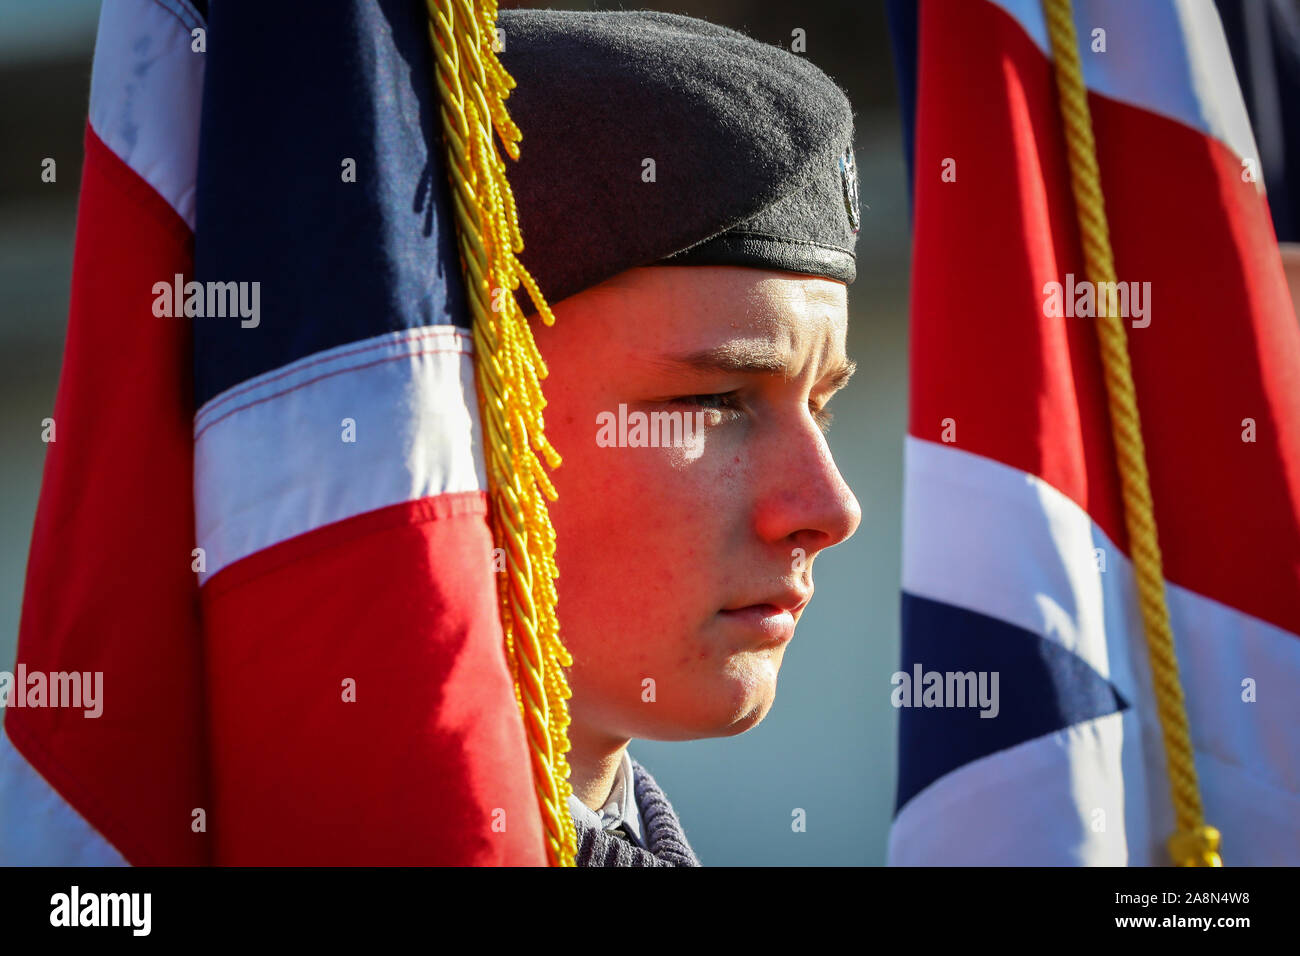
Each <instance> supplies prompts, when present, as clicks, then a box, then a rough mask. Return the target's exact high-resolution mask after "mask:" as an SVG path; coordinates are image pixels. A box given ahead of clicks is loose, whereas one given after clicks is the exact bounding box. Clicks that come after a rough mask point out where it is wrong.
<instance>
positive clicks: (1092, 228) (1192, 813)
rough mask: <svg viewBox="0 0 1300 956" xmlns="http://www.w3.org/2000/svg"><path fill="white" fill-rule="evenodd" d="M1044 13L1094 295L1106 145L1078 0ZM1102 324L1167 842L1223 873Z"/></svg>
mask: <svg viewBox="0 0 1300 956" xmlns="http://www.w3.org/2000/svg"><path fill="white" fill-rule="evenodd" d="M1043 10H1044V13H1045V14H1046V16H1047V27H1048V33H1049V34H1050V35H1051V40H1052V64H1053V67H1054V70H1055V73H1056V88H1057V93H1058V95H1059V99H1060V104H1061V116H1062V119H1063V121H1064V123H1065V141H1066V146H1067V149H1068V153H1069V159H1070V182H1071V184H1072V186H1073V189H1074V204H1075V208H1076V210H1077V211H1078V217H1079V232H1080V234H1081V236H1082V239H1083V258H1084V264H1085V268H1086V270H1087V273H1088V278H1089V280H1091V281H1092V283H1093V288H1095V289H1100V288H1102V286H1101V285H1100V283H1104V282H1105V283H1113V282H1114V281H1115V260H1114V256H1113V255H1112V253H1111V247H1110V226H1109V224H1108V223H1107V220H1106V203H1105V199H1104V197H1103V195H1102V191H1101V174H1100V172H1099V170H1098V166H1097V145H1096V141H1095V140H1094V139H1093V135H1092V114H1091V113H1089V111H1088V92H1087V89H1086V87H1085V86H1084V82H1083V69H1082V67H1081V65H1080V63H1079V52H1078V47H1077V45H1076V43H1077V41H1076V38H1075V33H1074V17H1073V13H1072V11H1071V9H1070V0H1043ZM1097 317H1098V321H1097V337H1098V340H1099V341H1100V343H1101V357H1102V365H1103V367H1104V369H1105V376H1106V395H1107V397H1108V399H1109V406H1110V422H1111V434H1112V435H1113V436H1114V440H1115V451H1116V454H1117V455H1118V459H1119V462H1118V463H1119V475H1120V485H1121V489H1122V492H1123V499H1124V521H1125V524H1126V525H1127V527H1128V537H1129V545H1130V547H1131V549H1132V551H1133V567H1134V570H1135V571H1136V574H1137V586H1138V599H1139V602H1140V604H1141V608H1142V623H1143V629H1144V631H1145V633H1146V641H1147V654H1148V656H1149V657H1150V660H1151V676H1152V680H1153V682H1154V685H1155V692H1156V706H1157V710H1158V711H1159V714H1160V728H1161V731H1162V732H1163V735H1164V743H1165V761H1166V764H1167V766H1168V769H1169V782H1170V786H1171V788H1172V791H1173V802H1174V816H1175V819H1176V822H1177V830H1176V832H1175V833H1174V834H1173V835H1172V836H1171V837H1170V838H1169V841H1168V844H1167V846H1168V849H1169V855H1170V857H1171V858H1172V859H1173V861H1174V862H1175V863H1176V864H1177V865H1178V866H1222V865H1223V860H1222V858H1221V857H1220V856H1219V831H1218V830H1216V829H1215V828H1214V827H1212V826H1208V825H1207V824H1206V823H1205V817H1204V811H1203V810H1202V808H1201V792H1200V786H1199V783H1198V782H1197V779H1196V763H1195V760H1194V759H1193V755H1192V742H1191V734H1190V731H1189V730H1188V725H1187V710H1186V706H1185V703H1184V698H1183V688H1182V684H1181V682H1180V681H1179V678H1178V658H1177V656H1176V655H1175V654H1174V635H1173V629H1172V628H1171V627H1170V624H1169V608H1168V607H1167V605H1166V604H1165V586H1164V570H1163V568H1162V561H1161V557H1160V541H1159V538H1158V536H1157V534H1156V519H1155V511H1154V509H1153V507H1152V504H1151V485H1150V480H1149V478H1148V475H1147V464H1146V449H1145V446H1144V445H1143V442H1142V422H1141V419H1140V418H1139V416H1138V409H1137V397H1136V392H1135V390H1134V387H1133V369H1132V366H1131V365H1130V363H1129V356H1128V341H1127V339H1126V338H1125V336H1124V324H1123V322H1122V321H1121V320H1120V316H1118V315H1115V314H1112V310H1111V309H1110V307H1109V302H1108V303H1107V304H1106V305H1102V297H1101V296H1100V295H1099V296H1098V298H1097Z"/></svg>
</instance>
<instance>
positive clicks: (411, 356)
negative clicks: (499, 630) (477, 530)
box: [194, 325, 487, 583]
mask: <svg viewBox="0 0 1300 956" xmlns="http://www.w3.org/2000/svg"><path fill="white" fill-rule="evenodd" d="M471 349H472V339H471V337H470V335H469V333H468V332H466V331H465V330H464V329H460V328H458V327H456V326H451V325H446V326H429V327H425V328H420V329H412V330H409V331H405V332H393V333H388V334H386V335H381V336H376V337H375V338H371V339H365V340H363V341H360V342H352V343H349V344H347V345H343V346H339V347H338V348H334V349H330V350H328V351H325V352H320V353H317V354H315V355H311V356H308V357H307V358H304V359H301V360H299V361H297V362H294V363H293V364H291V365H288V366H285V367H284V368H280V369H276V370H275V371H273V372H268V373H266V374H264V375H260V376H258V377H257V378H255V379H251V380H250V381H247V382H243V383H241V384H240V385H238V386H235V387H233V388H231V389H228V390H227V391H226V392H223V393H222V394H221V395H218V396H216V397H215V398H213V399H212V400H211V401H209V402H208V403H207V404H205V405H204V406H203V408H202V409H200V410H199V413H198V415H197V416H196V417H195V422H194V433H195V446H194V502H195V515H196V524H197V532H198V544H199V547H201V548H203V549H204V551H205V562H206V571H205V572H202V573H201V574H200V583H202V582H204V581H206V580H207V579H208V578H209V577H210V576H211V575H213V574H216V573H217V572H218V571H220V570H221V569H222V568H225V567H227V566H229V565H230V564H233V563H234V562H236V561H239V560H240V559H242V558H245V557H248V556H249V555H251V554H254V553H255V552H257V551H261V550H262V549H264V548H269V547H271V546H273V545H276V544H279V543H280V542H282V541H286V540H288V539H289V538H292V537H295V536H297V535H300V534H303V533H305V532H307V531H312V530H314V529H316V528H321V527H324V526H325V525H328V524H332V523H334V522H336V521H342V520H344V519H346V518H351V517H353V516H355V515H359V514H364V513H365V512H368V511H373V510H375V509H378V508H383V507H386V506H388V505H394V504H399V503H402V502H406V501H414V500H417V499H420V498H425V497H429V496H432V495H439V494H445V493H449V492H462V491H478V490H481V489H484V488H486V487H487V481H486V477H485V474H484V465H483V461H482V455H481V448H482V446H481V438H480V425H479V416H478V406H477V401H476V398H475V395H476V392H475V384H474V367H473V361H472V356H471ZM344 419H351V420H352V421H353V422H354V423H355V439H356V440H355V441H354V442H347V441H344V431H345V426H344Z"/></svg>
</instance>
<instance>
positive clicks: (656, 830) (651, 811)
mask: <svg viewBox="0 0 1300 956" xmlns="http://www.w3.org/2000/svg"><path fill="white" fill-rule="evenodd" d="M629 763H630V764H631V767H632V773H633V791H634V794H635V799H636V805H637V808H638V810H639V811H640V815H641V825H642V835H643V841H644V843H645V848H644V849H643V848H642V847H639V846H633V845H632V844H631V843H628V842H627V841H626V840H623V839H621V838H620V837H617V836H614V835H612V834H610V833H608V832H607V831H606V830H604V829H602V828H600V827H598V826H594V825H593V824H592V823H591V822H590V818H588V817H586V816H584V815H582V814H580V813H575V814H574V825H575V826H576V827H577V831H578V859H577V863H578V866H635V867H644V866H699V865H700V861H699V859H698V858H697V857H696V856H695V852H694V851H693V850H692V849H691V846H690V844H689V843H688V842H687V840H686V833H685V831H684V830H683V829H682V825H681V821H680V820H678V819H677V814H676V813H674V812H673V808H672V804H671V803H669V802H668V798H667V796H665V795H664V792H663V791H662V790H660V789H659V785H658V784H657V783H656V782H655V779H654V777H652V776H650V774H649V773H648V772H647V771H646V769H645V768H644V767H642V766H641V765H640V764H639V763H637V762H636V761H635V760H632V759H631V758H630V757H629ZM587 809H588V813H592V815H593V816H594V812H593V811H591V810H590V809H589V808H587Z"/></svg>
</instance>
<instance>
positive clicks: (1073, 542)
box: [891, 436, 1300, 865]
mask: <svg viewBox="0 0 1300 956" xmlns="http://www.w3.org/2000/svg"><path fill="white" fill-rule="evenodd" d="M905 459H906V466H905V467H906V480H905V491H904V515H903V589H904V590H905V591H907V592H909V593H911V594H914V595H917V596H920V597H926V598H930V599H932V600H935V601H941V602H943V603H945V604H950V605H953V606H956V607H962V608H966V609H968V610H971V611H976V612H978V613H980V614H985V615H988V616H991V617H995V618H998V619H999V620H1003V621H1006V622H1008V623H1010V624H1014V625H1016V626H1018V627H1022V628H1024V629H1026V630H1028V631H1031V632H1032V633H1035V634H1038V635H1040V636H1042V637H1044V638H1046V639H1048V640H1051V641H1054V642H1055V643H1057V644H1060V645H1061V646H1062V647H1065V648H1067V649H1068V650H1071V651H1072V652H1074V653H1076V654H1078V655H1079V656H1080V657H1082V658H1083V659H1084V660H1086V661H1088V662H1089V663H1090V664H1091V665H1092V666H1093V667H1094V668H1096V669H1097V670H1098V671H1099V672H1100V673H1101V674H1102V675H1103V676H1107V677H1108V678H1109V679H1110V680H1111V682H1112V683H1114V684H1115V686H1116V687H1117V688H1118V689H1119V691H1120V693H1121V694H1123V695H1124V697H1125V698H1126V699H1127V700H1129V701H1130V702H1132V703H1133V704H1134V707H1133V709H1132V710H1129V711H1126V712H1125V713H1124V715H1123V721H1124V724H1125V726H1124V731H1123V734H1122V735H1120V734H1117V733H1110V734H1109V736H1107V735H1101V734H1093V735H1092V736H1091V737H1080V736H1079V734H1076V733H1074V731H1075V730H1076V728H1071V729H1070V730H1071V733H1070V734H1064V735H1062V734H1056V735H1049V736H1048V737H1045V738H1041V739H1039V740H1035V741H1029V742H1027V743H1025V744H1022V745H1020V746H1019V747H1015V748H1011V749H1010V750H1008V751H1004V752H1002V753H999V754H994V755H993V756H991V757H987V758H984V759H982V760H979V761H975V762H973V763H971V764H969V765H967V766H965V767H962V768H959V769H958V770H957V771H954V772H953V773H951V774H949V775H948V776H946V777H944V778H942V779H941V780H939V781H936V782H935V783H934V784H932V785H931V786H930V787H928V788H927V789H926V790H924V791H922V792H921V793H920V794H918V795H917V796H916V797H914V798H913V799H912V800H911V801H910V802H909V803H908V805H907V806H906V807H904V808H903V809H902V810H901V811H900V812H899V815H898V818H897V819H896V821H895V831H896V834H897V835H896V837H895V838H894V839H893V840H892V842H891V847H892V848H891V860H893V861H894V862H910V863H921V862H932V863H944V862H948V861H949V858H951V857H952V855H953V853H955V852H956V851H954V850H953V849H952V843H953V842H961V841H959V840H950V841H949V842H948V843H946V844H945V843H944V841H942V840H939V841H937V842H934V843H933V845H934V848H935V853H939V851H940V850H942V855H940V856H938V857H936V858H933V859H926V855H927V853H928V851H926V850H925V847H926V846H928V845H930V844H931V842H932V841H931V840H930V838H927V837H923V836H921V835H920V834H921V833H922V832H923V831H924V830H925V829H926V828H927V827H936V828H939V829H941V830H945V831H946V832H948V833H950V834H953V833H957V832H962V833H969V831H970V828H971V827H974V828H976V829H979V828H985V829H987V830H988V831H989V832H990V833H995V832H998V830H999V826H1000V823H999V821H1000V822H1001V824H1005V826H1006V827H1007V828H1009V829H1008V830H1007V832H1006V834H1004V837H1003V840H1004V844H998V843H997V842H989V843H988V844H987V846H986V847H985V848H986V850H988V852H994V853H995V855H994V856H992V857H985V858H983V862H986V863H1013V862H1018V863H1032V862H1039V863H1062V862H1115V861H1116V860H1117V859H1118V856H1117V854H1119V852H1120V851H1119V850H1117V848H1116V847H1115V846H1114V845H1112V841H1113V839H1114V837H1115V831H1114V826H1115V825H1117V824H1116V821H1115V817H1114V812H1113V811H1114V808H1115V806H1116V804H1115V802H1114V801H1115V800H1121V801H1122V806H1123V823H1124V829H1125V832H1126V833H1127V840H1128V850H1127V853H1128V857H1129V861H1130V862H1135V863H1142V864H1146V863H1153V862H1159V861H1160V860H1162V859H1163V850H1162V848H1161V846H1160V842H1161V841H1162V840H1163V839H1164V837H1165V836H1167V835H1168V833H1169V832H1170V827H1172V816H1171V810H1170V803H1169V791H1168V781H1167V779H1166V776H1165V768H1164V750H1163V744H1162V742H1161V735H1160V724H1159V718H1158V716H1157V714H1156V711H1155V699H1154V693H1153V691H1152V690H1151V676H1150V669H1149V663H1148V660H1147V652H1146V642H1145V639H1144V638H1143V635H1142V627H1141V620H1140V616H1139V612H1138V610H1137V603H1136V597H1135V593H1134V585H1133V568H1132V564H1131V562H1130V561H1129V559H1128V558H1127V557H1126V556H1124V555H1123V554H1122V553H1121V552H1120V551H1119V549H1118V548H1116V547H1115V546H1114V544H1113V542H1111V541H1110V539H1109V538H1108V537H1107V536H1106V535H1105V534H1104V533H1103V532H1102V531H1101V529H1100V528H1098V527H1097V526H1096V525H1095V524H1093V522H1092V520H1091V518H1090V517H1089V516H1088V515H1087V513H1086V512H1084V511H1083V509H1081V508H1080V507H1079V506H1078V505H1077V504H1076V503H1075V502H1074V501H1072V500H1071V499H1069V498H1067V497H1066V496H1065V495H1063V494H1061V493H1060V492H1059V491H1057V490H1056V489H1054V488H1052V487H1051V486H1050V485H1048V484H1047V483H1046V482H1044V481H1042V480H1041V479H1039V478H1037V477H1035V476H1032V475H1027V474H1025V473H1024V472H1022V471H1019V470H1017V469H1015V468H1010V467H1008V466H1006V465H1003V464H1001V463H999V462H996V461H993V460H991V459H988V458H984V457H981V456H979V455H973V454H971V453H969V452H965V451H961V450H959V449H957V448H954V447H952V446H948V445H942V444H938V443H935V442H928V441H923V440H920V439H917V438H914V437H912V436H908V438H907V439H906V443H905ZM1094 547H1096V548H1101V549H1102V550H1103V552H1104V554H1105V558H1106V565H1105V567H1106V570H1105V571H1104V572H1103V571H1100V570H1099V569H1098V568H1097V564H1096V563H1095V562H1094V557H1093V548H1094ZM1166 595H1167V599H1168V603H1169V612H1170V619H1171V623H1172V625H1173V630H1174V637H1175V650H1176V653H1177V655H1178V661H1179V668H1180V676H1181V678H1182V684H1183V688H1184V690H1185V692H1186V695H1187V708H1188V719H1189V721H1190V723H1191V728H1192V743H1193V749H1194V750H1195V752H1196V765H1197V770H1198V773H1199V774H1200V778H1201V789H1202V795H1203V798H1204V801H1205V810H1206V818H1207V819H1208V820H1209V821H1210V822H1211V823H1212V824H1213V825H1215V826H1217V827H1219V829H1220V830H1221V831H1222V832H1223V834H1224V846H1225V854H1226V856H1225V859H1226V861H1227V862H1230V863H1250V864H1258V863H1264V862H1272V863H1279V862H1286V863H1289V864H1291V865H1296V864H1300V745H1298V744H1297V738H1296V728H1300V696H1298V695H1296V694H1295V693H1294V688H1296V687H1300V637H1297V636H1296V635H1294V634H1292V633H1290V632H1288V631H1284V630H1282V629H1280V628H1278V627H1275V626H1273V625H1271V624H1268V623H1266V622H1264V621H1261V620H1259V619H1258V618H1255V617H1252V616H1250V615H1248V614H1245V613H1243V612H1241V611H1238V610H1236V609H1234V608H1230V607H1228V606H1226V605H1224V604H1221V603H1219V602H1217V601H1213V600H1211V599H1209V598H1206V597H1204V596H1202V595H1200V594H1197V593H1195V592H1192V591H1189V590H1187V589H1186V588H1182V587H1179V586H1177V585H1174V584H1167V585H1166ZM1247 678H1250V679H1253V680H1254V681H1255V689H1256V700H1255V701H1254V702H1244V701H1243V700H1242V693H1243V689H1242V681H1243V680H1245V679H1247ZM1129 724H1132V725H1133V726H1132V727H1131V728H1130V727H1129ZM1121 740H1122V742H1121ZM1115 748H1119V749H1118V750H1116V749H1115ZM1047 751H1051V752H1050V753H1049V752H1047ZM1120 762H1122V764H1123V785H1122V787H1120V788H1119V789H1116V786H1117V785H1116V784H1115V780H1116V779H1117V777H1116V775H1115V768H1116V767H1118V766H1119V764H1120ZM1053 774H1064V775H1065V776H1066V777H1067V778H1068V780H1069V783H1070V786H1071V787H1072V788H1073V789H1072V790H1071V791H1070V793H1073V794H1074V796H1069V794H1065V795H1062V794H1061V793H1058V794H1057V795H1056V797H1055V798H1053V799H1059V800H1067V801H1068V802H1067V803H1064V804H1062V805H1061V806H1060V807H1058V808H1057V809H1056V810H1054V811H1049V810H1048V809H1046V808H1040V810H1041V813H1042V814H1043V819H1044V820H1046V819H1048V818H1051V817H1052V815H1053V814H1055V815H1056V816H1055V819H1056V821H1057V823H1056V826H1057V829H1055V830H1053V831H1052V832H1053V833H1055V836H1054V837H1052V839H1054V840H1056V841H1058V843H1060V844H1061V845H1059V846H1055V844H1053V845H1052V846H1055V849H1054V850H1053V849H1051V848H1050V847H1049V844H1050V843H1051V841H1050V840H1047V838H1046V837H1043V839H1040V836H1042V835H1041V834H1039V835H1036V831H1035V830H1034V829H1033V827H1029V828H1028V829H1017V828H1020V827H1022V826H1023V825H1022V824H1021V823H1020V822H1019V820H1020V817H1021V815H1022V814H1023V813H1024V812H1026V811H1025V806H1026V802H1027V801H1030V800H1038V799H1039V798H1038V797H1037V796H1031V795H1032V794H1036V793H1038V792H1040V791H1041V792H1044V793H1046V792H1049V791H1050V790H1051V789H1052V788H1051V787H1050V786H1048V783H1047V778H1048V777H1051V776H1052V775H1053ZM1040 778H1041V779H1040ZM1097 780H1100V781H1101V782H1102V785H1103V789H1104V790H1105V792H1106V793H1107V794H1108V795H1109V797H1110V802H1109V803H1108V802H1107V801H1102V800H1100V798H1099V797H1096V796H1095V795H1093V793H1094V791H1095V784H1096V781H1097ZM968 784H969V785H970V786H972V787H973V788H974V789H973V790H972V792H971V793H970V794H966V793H965V789H964V788H966V787H967V786H968ZM1044 787H1046V788H1047V789H1046V790H1043V789H1042V788H1044ZM999 788H1000V790H999ZM1035 788H1038V789H1035ZM976 790H978V791H980V792H984V791H988V792H989V793H988V799H987V803H985V802H983V800H982V798H980V797H979V796H978V794H977V793H976V792H975V791H976ZM994 791H998V792H994ZM1125 792H1127V798H1125V797H1124V794H1125ZM963 800H969V806H970V807H971V812H972V813H975V812H976V808H978V807H983V809H979V810H978V813H979V814H983V815H982V816H973V817H971V818H970V820H968V821H965V822H962V820H961V819H960V818H961V814H958V815H957V817H953V816H952V813H953V809H952V804H953V803H954V802H961V801H963ZM1106 806H1110V807H1111V811H1110V812H1108V817H1109V818H1110V819H1111V821H1112V823H1111V828H1110V830H1109V831H1108V833H1109V836H1108V835H1106V834H1105V833H1103V834H1096V835H1094V834H1092V832H1091V830H1089V829H1087V828H1086V827H1085V828H1081V827H1080V825H1079V820H1081V819H1082V820H1083V821H1084V822H1085V823H1086V822H1087V818H1088V815H1089V814H1090V813H1091V812H1092V810H1093V809H1095V808H1096V807H1103V808H1104V807H1106ZM999 807H1000V808H1001V809H1000V810H999V809H998V808H999ZM1035 812H1036V813H1038V812H1040V811H1035ZM999 814H1001V816H999ZM990 815H991V816H990ZM1062 815H1063V816H1062ZM1061 820H1074V821H1075V823H1074V826H1073V827H1071V826H1065V825H1062V824H1061ZM976 824H978V825H976ZM954 827H955V828H956V829H953V828H954ZM1046 832H1047V830H1046V829H1045V830H1044V833H1046ZM1015 833H1021V835H1022V836H1023V839H1020V840H1016V839H1012V836H1013V835H1014V834H1015ZM963 839H964V838H963ZM1044 840H1046V841H1047V842H1044ZM1076 840H1083V841H1085V842H1086V843H1087V844H1088V845H1087V846H1078V845H1076V843H1075V842H1073V841H1076ZM1061 841H1064V842H1063V843H1061ZM999 845H1002V849H1001V851H1000V852H995V851H996V848H997V846H999ZM971 846H972V847H974V846H985V844H984V843H981V842H980V841H978V840H976V841H974V843H972V844H971ZM944 847H946V849H944ZM1036 854H1037V855H1036ZM958 855H960V854H958Z"/></svg>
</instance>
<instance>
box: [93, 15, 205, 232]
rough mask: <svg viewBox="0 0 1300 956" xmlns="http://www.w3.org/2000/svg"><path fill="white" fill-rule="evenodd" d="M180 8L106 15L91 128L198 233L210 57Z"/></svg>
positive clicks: (193, 20)
mask: <svg viewBox="0 0 1300 956" xmlns="http://www.w3.org/2000/svg"><path fill="white" fill-rule="evenodd" d="M199 26H202V22H201V21H200V20H199V19H198V17H197V16H196V15H195V14H194V13H193V11H191V10H189V9H188V6H187V5H185V4H182V3H177V2H174V0H173V2H170V3H168V4H167V5H166V6H164V5H163V4H162V3H159V2H157V0H111V2H108V3H105V4H104V6H103V9H102V10H101V12H100V19H99V34H98V36H97V37H96V40H95V61H94V68H93V71H92V74H91V81H90V125H91V128H92V129H94V131H95V133H96V135H98V136H99V138H100V139H101V140H103V141H104V144H105V145H106V146H107V147H108V148H109V149H111V150H112V151H113V152H114V153H116V154H117V156H118V157H119V158H120V159H121V160H122V161H123V162H124V163H126V164H127V165H128V166H130V167H131V169H132V170H134V171H135V173H136V174H137V175H139V176H140V178H142V179H143V180H144V181H145V182H147V183H148V184H149V185H150V186H152V187H153V188H154V189H155V190H157V192H158V194H159V195H160V196H162V198H163V199H165V200H166V201H167V203H168V205H170V206H171V207H172V208H173V209H174V210H176V214H177V215H179V216H180V217H181V218H182V219H183V220H185V222H186V224H188V225H189V227H190V229H191V230H193V229H194V206H195V179H196V176H197V173H198V156H199V116H200V112H201V107H202V103H203V69H204V60H205V54H203V53H193V52H191V50H190V42H191V41H190V30H191V29H193V28H195V27H199Z"/></svg>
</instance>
